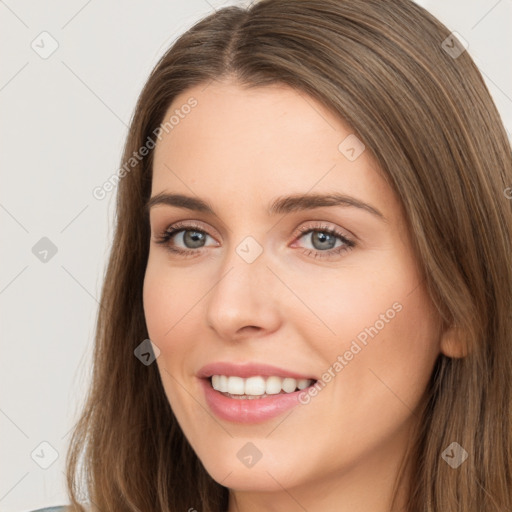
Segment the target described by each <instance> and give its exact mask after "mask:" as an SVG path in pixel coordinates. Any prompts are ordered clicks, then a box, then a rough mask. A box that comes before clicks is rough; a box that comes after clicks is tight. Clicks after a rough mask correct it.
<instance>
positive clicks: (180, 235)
mask: <svg viewBox="0 0 512 512" xmlns="http://www.w3.org/2000/svg"><path fill="white" fill-rule="evenodd" d="M298 232H299V233H301V235H300V236H299V237H298V238H297V240H300V239H302V238H304V239H305V240H309V245H310V247H306V248H304V249H303V251H302V252H303V253H304V254H306V255H307V256H313V257H314V258H330V257H333V256H336V255H339V254H341V253H342V252H345V251H348V250H350V249H352V248H353V247H355V245H356V244H355V242H354V241H353V240H351V239H349V238H348V237H347V236H346V235H345V234H343V233H341V232H340V231H338V230H337V229H335V228H332V227H330V226H327V225H316V226H306V227H301V228H299V229H298ZM208 238H212V239H213V237H211V236H210V235H209V234H208V233H207V232H206V231H205V230H204V229H202V227H201V226H199V225H198V224H194V223H177V224H174V225H173V226H171V227H169V228H167V229H166V230H165V231H164V232H163V233H162V234H161V235H160V236H159V237H157V239H156V243H157V244H161V245H163V246H165V248H166V249H167V250H168V251H169V252H171V253H173V254H179V255H181V256H185V257H189V256H198V255H199V254H200V253H201V252H202V251H201V249H203V248H204V247H207V246H206V245H205V243H206V240H207V239H208ZM177 244H180V245H182V247H180V246H178V245H177ZM214 246H215V245H214ZM217 246H218V245H217ZM292 247H293V245H292Z"/></svg>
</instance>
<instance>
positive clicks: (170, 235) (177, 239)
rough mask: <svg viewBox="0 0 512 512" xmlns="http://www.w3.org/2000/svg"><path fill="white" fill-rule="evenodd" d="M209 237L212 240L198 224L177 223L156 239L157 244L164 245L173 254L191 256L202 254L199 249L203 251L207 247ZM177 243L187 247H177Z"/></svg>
mask: <svg viewBox="0 0 512 512" xmlns="http://www.w3.org/2000/svg"><path fill="white" fill-rule="evenodd" d="M208 237H210V238H212V237H211V236H210V235H209V234H208V233H206V231H204V230H203V229H201V227H200V226H199V225H197V224H193V223H186V224H183V223H177V224H174V225H173V226H172V227H170V228H168V229H166V230H165V231H164V232H163V233H162V234H161V235H160V236H159V237H158V238H157V239H156V243H157V244H161V245H164V246H165V248H166V249H167V250H169V251H170V252H172V253H175V254H180V255H183V256H191V255H196V254H198V253H199V252H200V251H198V250H197V249H201V248H203V247H204V246H205V245H204V244H205V241H206V239H207V238H208ZM176 243H180V244H182V245H184V246H185V247H184V248H183V247H177V246H176V245H175V244H176Z"/></svg>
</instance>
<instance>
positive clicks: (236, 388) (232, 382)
mask: <svg viewBox="0 0 512 512" xmlns="http://www.w3.org/2000/svg"><path fill="white" fill-rule="evenodd" d="M228 393H233V395H243V394H245V382H244V379H242V377H228Z"/></svg>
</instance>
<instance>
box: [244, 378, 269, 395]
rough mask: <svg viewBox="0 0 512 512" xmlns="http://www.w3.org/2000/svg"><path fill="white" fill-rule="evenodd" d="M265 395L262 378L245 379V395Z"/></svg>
mask: <svg viewBox="0 0 512 512" xmlns="http://www.w3.org/2000/svg"><path fill="white" fill-rule="evenodd" d="M264 393H265V379H264V378H263V377H249V378H248V379H245V394H246V395H263V394H264Z"/></svg>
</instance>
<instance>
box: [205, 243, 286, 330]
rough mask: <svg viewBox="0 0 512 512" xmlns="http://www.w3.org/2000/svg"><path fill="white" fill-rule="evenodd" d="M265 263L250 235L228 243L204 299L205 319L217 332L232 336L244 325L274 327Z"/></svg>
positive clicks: (275, 315) (274, 309) (269, 276)
mask: <svg viewBox="0 0 512 512" xmlns="http://www.w3.org/2000/svg"><path fill="white" fill-rule="evenodd" d="M267 263H268V258H267V254H266V251H265V250H264V248H263V245H262V244H260V243H259V242H258V241H257V240H256V238H254V237H253V236H250V235H247V236H245V237H243V238H242V240H241V241H240V242H238V243H237V244H233V246H232V247H230V249H229V251H228V252H227V253H226V255H225V258H224V260H223V262H222V264H221V265H220V266H219V272H218V279H217V280H216V282H215V284H214V285H213V288H212V290H211V292H210V294H209V297H208V301H207V313H206V314H207V323H208V325H209V326H210V327H212V328H213V329H214V330H216V331H217V333H218V334H219V335H221V336H223V337H225V338H227V339H230V338H234V337H235V336H236V335H237V332H238V331H239V330H241V329H243V328H244V327H247V326H251V327H258V328H260V329H263V330H273V329H275V328H276V326H277V324H278V321H279V312H278V310H277V308H278V304H277V301H276V296H275V294H274V293H273V288H274V286H273V284H272V283H271V280H272V278H273V277H274V276H273V275H272V272H270V270H269V269H268V268H267Z"/></svg>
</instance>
